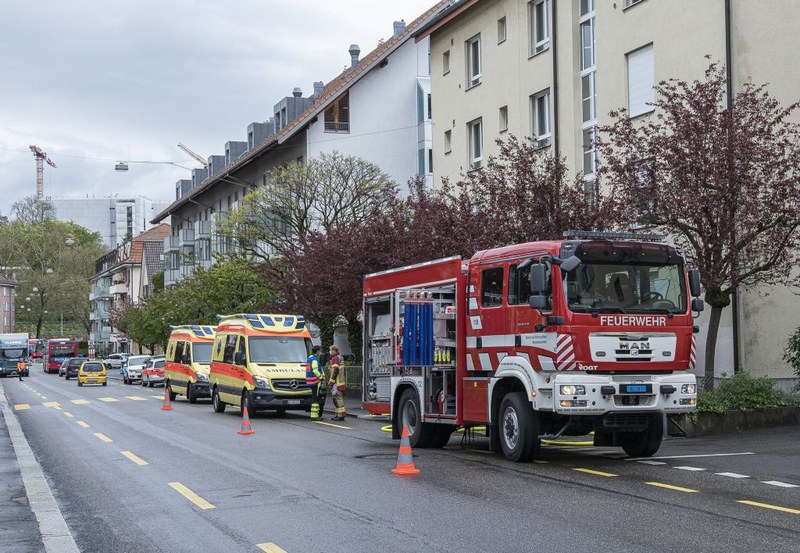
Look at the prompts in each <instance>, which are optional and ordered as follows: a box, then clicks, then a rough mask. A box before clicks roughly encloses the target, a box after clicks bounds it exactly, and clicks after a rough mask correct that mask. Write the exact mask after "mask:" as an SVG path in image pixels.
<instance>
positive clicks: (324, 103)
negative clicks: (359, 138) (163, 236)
mask: <svg viewBox="0 0 800 553" xmlns="http://www.w3.org/2000/svg"><path fill="white" fill-rule="evenodd" d="M454 2H455V3H458V2H459V0H441V1H440V2H438V3H436V4H435V5H434V6H433V7H432V8H430V9H429V10H428V11H426V12H425V13H423V14H422V15H420V16H419V17H418V18H416V19H415V20H414V21H412V22H411V23H409V24H408V25H406V27H405V29H404V30H403V32H402V33H400V34H399V35H397V36H393V37H392V38H390V39H389V40H387V41H385V42H383V43H381V44H379V45H378V47H377V48H375V49H374V50H372V51H371V52H370V53H369V54H367V55H366V56H364V57H363V58H362V59H361V60H360V61H359V62H358V65H356V66H355V67H352V68H347V69H345V70H344V71H343V72H342V73H340V74H339V75H338V76H337V77H335V78H334V79H333V80H332V81H330V82H329V83H328V84H327V85H326V86H325V87H324V88H323V89H322V92H321V93H320V94H319V95H318V96H317V97H316V98H315V101H314V103H313V104H312V105H311V107H310V108H308V109H307V110H306V111H305V112H303V113H302V114H301V115H300V116H299V117H297V119H295V120H294V121H292V122H291V123H289V124H288V125H287V126H286V127H284V128H283V129H281V130H280V131H279V132H278V133H276V134H272V135H270V136H268V137H266V138H265V139H264V140H262V141H261V142H259V143H258V144H257V145H256V146H255V147H254V148H253V149H252V150H250V151H248V152H246V153H245V154H243V155H242V156H240V157H239V158H238V159H237V160H236V161H234V162H233V163H231V164H230V165H227V166H226V167H225V171H224V173H218V174H217V175H213V176H211V177H209V178H208V179H206V180H205V181H203V183H201V185H200V186H198V187H197V188H195V189H194V190H192V191H191V192H189V194H187V195H186V196H183V197H181V198H180V199H178V200H175V201H174V202H173V203H172V204H170V205H169V206H168V207H167V208H166V209H164V210H163V211H162V212H161V213H159V214H158V215H156V216H155V218H154V219H153V220H152V221H151V222H153V223H156V222H158V221H162V220H163V219H165V218H166V217H168V216H169V215H170V213H172V212H173V211H174V210H175V209H177V208H178V207H180V206H182V205H185V204H187V203H189V201H190V200H191V199H192V198H194V197H195V196H198V195H199V194H201V193H202V192H204V191H207V190H208V189H209V188H211V186H212V185H214V184H216V183H217V182H224V181H225V179H226V178H233V177H231V176H230V175H231V173H232V172H233V171H235V170H237V169H239V168H241V167H243V166H244V165H246V164H247V163H249V162H250V161H251V160H253V159H255V158H257V157H260V156H262V155H264V154H266V153H267V152H269V151H271V150H272V149H273V148H274V147H276V146H278V145H279V144H284V143H285V142H286V141H287V140H289V139H290V138H292V137H293V136H294V135H295V134H296V133H297V132H299V131H301V130H302V129H304V128H305V127H306V126H308V125H309V124H310V123H311V122H312V121H313V119H314V118H315V117H317V116H318V115H319V114H320V113H321V112H323V111H324V110H325V108H327V107H328V106H329V105H330V104H331V102H333V101H335V100H336V99H337V98H339V96H341V95H342V94H343V93H344V92H345V91H346V90H348V89H349V88H350V87H351V86H353V84H355V83H356V82H358V81H359V80H360V79H361V78H362V77H364V76H365V75H366V74H367V73H369V72H370V71H371V70H372V69H374V68H375V67H376V66H378V65H379V64H380V63H381V62H383V60H384V59H386V57H387V56H388V55H389V54H391V53H392V52H394V51H395V50H397V49H398V48H399V47H400V46H402V45H403V44H404V43H405V42H406V41H407V40H408V39H409V38H411V37H413V36H414V34H415V33H416V32H417V31H418V30H420V29H421V28H422V27H423V26H424V25H426V24H427V23H428V22H429V21H431V20H432V19H434V18H436V17H437V16H438V15H439V13H440V12H442V10H445V9H447V8H448V7H449V6H450V5H451V4H453V3H454ZM243 184H249V183H243Z"/></svg>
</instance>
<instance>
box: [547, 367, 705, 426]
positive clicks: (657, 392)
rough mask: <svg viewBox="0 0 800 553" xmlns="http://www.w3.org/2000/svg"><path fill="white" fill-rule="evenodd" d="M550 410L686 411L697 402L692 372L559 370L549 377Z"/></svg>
mask: <svg viewBox="0 0 800 553" xmlns="http://www.w3.org/2000/svg"><path fill="white" fill-rule="evenodd" d="M552 383H553V409H554V410H555V412H556V413H560V414H564V415H582V414H586V415H598V414H603V413H612V412H639V411H647V412H651V413H652V412H660V413H688V412H690V411H693V410H694V408H695V406H696V405H697V379H696V378H695V375H694V374H692V373H686V372H684V373H679V374H665V375H658V374H646V375H642V374H636V375H596V374H592V375H589V374H585V373H559V374H558V375H556V377H555V378H554V379H553V380H552Z"/></svg>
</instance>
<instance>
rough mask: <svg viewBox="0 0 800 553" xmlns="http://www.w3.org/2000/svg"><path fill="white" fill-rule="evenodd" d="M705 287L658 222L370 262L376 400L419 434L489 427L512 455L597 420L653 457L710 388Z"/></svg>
mask: <svg viewBox="0 0 800 553" xmlns="http://www.w3.org/2000/svg"><path fill="white" fill-rule="evenodd" d="M700 294H701V288H700V278H699V273H698V271H697V270H696V269H694V268H690V267H689V265H688V263H687V259H686V256H685V254H684V251H683V250H682V248H681V247H679V246H677V245H674V244H670V243H667V242H665V241H664V237H662V236H658V235H653V234H643V233H599V232H588V231H570V232H568V233H565V235H564V238H563V239H559V240H549V241H539V242H530V243H525V244H517V245H512V246H506V247H500V248H494V249H487V250H483V251H480V252H477V253H476V254H474V255H473V256H472V257H471V258H470V259H462V258H461V257H449V258H446V259H438V260H433V261H428V262H425V263H419V264H416V265H412V266H407V267H400V268H396V269H390V270H386V271H382V272H378V273H373V274H369V275H366V276H365V277H364V280H363V301H364V304H363V310H364V311H363V313H364V342H363V359H364V376H363V378H364V382H363V390H364V392H363V393H364V398H363V399H364V408H365V409H366V410H368V411H369V412H371V413H373V414H378V413H384V414H390V415H391V421H392V425H391V426H392V435H393V437H394V438H399V437H400V435H401V432H402V430H403V427H406V428H407V429H408V434H409V439H410V443H411V445H412V446H414V447H442V446H444V445H445V444H447V443H448V441H449V439H450V436H451V434H452V432H453V431H454V430H455V429H456V428H458V427H463V428H465V429H472V430H473V431H474V429H475V428H476V427H485V434H486V436H488V438H489V448H490V449H491V450H492V451H502V452H503V454H504V455H505V456H506V458H508V459H510V460H512V461H526V460H530V459H532V458H533V456H534V455H535V454H536V453H537V452H538V449H539V447H540V443H541V439H543V438H549V439H554V438H557V437H560V436H583V435H590V434H591V433H593V434H594V438H593V443H594V444H595V445H597V446H614V447H622V449H623V450H624V451H625V452H626V453H627V454H628V455H629V456H631V457H649V456H652V455H653V454H655V453H656V451H658V449H659V447H660V445H661V441H662V437H663V435H664V431H665V424H666V422H665V419H666V418H667V415H672V414H678V413H687V412H690V411H692V410H693V409H694V408H695V405H696V402H697V383H696V377H695V375H694V373H692V372H691V371H692V370H693V369H694V368H695V364H696V339H695V335H696V333H697V332H698V331H699V328H698V326H696V325H694V324H693V323H694V317H695V316H697V315H696V314H699V312H700V311H702V309H703V300H702V299H700V297H699V296H700ZM690 296H691V298H690Z"/></svg>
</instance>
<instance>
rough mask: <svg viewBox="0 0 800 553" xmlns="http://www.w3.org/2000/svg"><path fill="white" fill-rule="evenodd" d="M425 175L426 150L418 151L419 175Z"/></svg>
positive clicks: (420, 149)
mask: <svg viewBox="0 0 800 553" xmlns="http://www.w3.org/2000/svg"><path fill="white" fill-rule="evenodd" d="M424 174H425V148H419V149H417V175H420V176H421V175H424Z"/></svg>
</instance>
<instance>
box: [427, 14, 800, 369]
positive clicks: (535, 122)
mask: <svg viewBox="0 0 800 553" xmlns="http://www.w3.org/2000/svg"><path fill="white" fill-rule="evenodd" d="M796 11H797V3H796V2H794V1H792V0H775V1H771V2H751V1H748V0H702V1H696V0H668V1H667V0H616V1H613V2H612V1H610V0H609V1H605V0H604V1H600V0H460V1H456V2H453V3H452V4H451V5H450V6H449V7H447V8H446V9H445V10H443V11H442V12H440V13H439V15H438V16H437V17H435V18H433V19H432V20H431V21H430V22H429V23H428V24H426V25H424V26H423V27H422V28H421V29H420V30H419V31H418V32H417V34H416V37H417V39H418V40H419V39H422V38H423V37H427V38H429V39H430V58H431V88H432V92H433V94H432V111H433V116H432V124H433V129H434V136H433V154H432V160H433V166H434V168H435V171H434V181H435V183H437V185H438V183H440V182H441V180H442V179H443V178H449V179H450V180H457V179H459V178H460V177H461V176H462V175H464V174H465V173H467V172H469V171H473V170H480V168H481V167H483V166H484V165H485V163H486V160H487V159H488V158H489V156H491V155H494V154H497V153H498V150H499V149H498V147H497V146H496V144H495V141H496V140H497V139H503V138H505V137H507V136H508V135H510V134H513V135H515V136H517V137H518V138H521V137H530V138H532V139H533V140H535V141H536V143H537V144H538V145H539V146H540V147H541V148H547V149H549V150H550V151H551V152H552V153H553V154H554V155H556V156H559V157H564V158H566V161H567V164H568V167H569V168H570V169H571V170H572V172H574V173H580V174H582V175H583V178H584V179H586V180H587V181H591V180H593V179H594V178H595V168H596V161H597V160H596V156H595V152H594V148H593V143H594V139H595V136H596V132H597V128H598V127H599V126H602V125H604V124H606V123H609V122H610V118H609V116H608V114H609V112H610V111H611V110H615V109H619V108H622V107H624V108H627V109H628V111H629V113H630V116H631V117H641V118H647V117H652V116H653V107H652V106H651V105H649V103H650V102H652V101H653V100H654V92H653V86H654V84H656V83H658V82H660V81H662V80H667V79H670V78H680V79H683V80H687V81H691V80H695V79H702V78H703V74H704V71H705V69H706V68H707V67H708V66H709V64H710V63H711V61H719V62H721V63H723V64H726V65H727V66H728V68H729V75H730V80H731V83H732V85H733V90H734V91H735V90H737V89H738V87H740V86H741V84H742V83H744V82H746V81H747V80H752V81H753V82H754V83H757V84H761V83H769V91H770V93H771V94H772V95H773V96H775V97H777V98H778V99H779V100H781V101H782V102H783V103H784V104H785V105H788V104H790V103H792V102H794V101H796V100H798V98H799V97H800V72H798V71H794V70H793V69H792V68H793V67H794V64H793V60H792V59H791V58H792V56H793V53H794V52H795V51H796V49H797V44H798V39H797V36H798V34H797V29H798V26H797V18H796V17H794V15H795V14H796ZM707 56H708V57H707ZM709 58H710V59H709ZM740 292H741V293H740V294H739V295H738V298H737V301H736V302H735V305H734V306H733V308H729V309H726V310H725V311H724V312H723V321H722V324H721V328H720V335H719V338H718V342H717V353H716V360H717V362H716V366H717V369H718V374H721V373H723V372H725V373H728V374H730V373H732V372H733V368H734V365H736V364H738V366H740V367H745V368H747V369H748V370H750V371H751V372H752V373H754V374H769V375H770V376H773V377H787V378H788V377H790V376H791V372H790V371H789V370H788V367H787V365H786V363H785V362H783V360H782V358H781V356H782V351H783V347H784V345H785V341H786V338H787V336H788V334H789V333H790V332H791V331H793V330H794V329H795V328H796V327H797V326H799V325H800V309H798V305H799V304H798V298H797V296H795V295H794V294H793V293H791V291H789V290H788V289H787V288H771V289H767V288H760V289H758V290H752V289H745V290H741V291H740ZM705 317H707V314H704V318H701V322H704V321H705ZM764 320H770V321H780V330H777V331H776V329H775V328H774V327H772V325H769V326H770V327H771V328H770V329H769V330H767V326H766V325H764V324H763V321H764ZM703 326H704V325H703ZM701 336H703V337H704V336H705V332H701ZM700 346H701V347H700V353H701V358H700V359H699V361H700V363H699V366H700V367H702V366H703V365H702V361H703V359H702V358H703V352H704V344H702V343H701V344H700Z"/></svg>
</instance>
